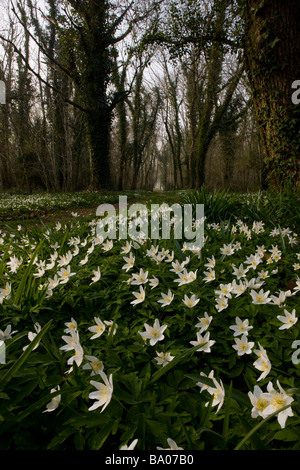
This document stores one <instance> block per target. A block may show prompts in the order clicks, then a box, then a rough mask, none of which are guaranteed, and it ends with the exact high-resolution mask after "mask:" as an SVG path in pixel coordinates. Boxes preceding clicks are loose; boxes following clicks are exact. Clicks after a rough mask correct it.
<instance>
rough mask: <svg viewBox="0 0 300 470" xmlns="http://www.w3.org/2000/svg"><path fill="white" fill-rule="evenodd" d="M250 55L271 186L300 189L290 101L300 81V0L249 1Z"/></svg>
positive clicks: (297, 137)
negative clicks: (294, 87) (288, 184)
mask: <svg viewBox="0 0 300 470" xmlns="http://www.w3.org/2000/svg"><path fill="white" fill-rule="evenodd" d="M245 55H246V67H247V73H248V77H249V81H250V85H251V88H252V92H253V100H254V105H255V111H256V117H257V120H258V125H259V129H260V134H261V139H262V143H263V148H264V154H265V159H266V164H267V168H268V181H269V184H270V185H271V186H272V187H276V188H280V187H283V186H284V184H285V183H286V182H288V181H291V182H292V183H294V184H298V185H299V157H300V133H299V131H300V120H299V116H298V117H297V111H296V109H297V107H296V105H295V104H293V103H292V100H291V96H292V93H293V90H292V83H293V82H294V81H295V80H297V79H299V78H300V5H299V0H285V1H282V0H264V1H261V0H247V8H246V37H245ZM298 108H299V107H298Z"/></svg>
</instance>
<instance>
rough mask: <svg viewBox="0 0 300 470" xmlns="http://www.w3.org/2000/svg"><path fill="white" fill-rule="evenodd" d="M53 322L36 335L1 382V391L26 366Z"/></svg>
mask: <svg viewBox="0 0 300 470" xmlns="http://www.w3.org/2000/svg"><path fill="white" fill-rule="evenodd" d="M52 321H53V320H50V321H49V322H48V323H47V324H46V325H45V326H44V327H43V328H42V329H41V331H40V332H39V333H38V334H37V335H36V337H35V338H34V339H33V341H31V342H30V344H29V345H28V346H27V348H26V349H25V351H24V352H23V354H22V355H21V356H20V357H19V358H18V359H17V361H16V362H15V363H14V365H13V366H12V367H11V368H10V369H9V370H8V371H7V372H6V374H5V375H4V376H3V377H2V379H1V381H0V390H3V388H4V386H5V385H7V383H8V382H9V381H10V380H11V379H12V378H13V377H14V375H15V374H16V373H17V372H18V370H19V369H20V367H22V365H23V364H24V362H25V361H26V360H27V359H28V357H29V356H30V353H31V351H32V350H33V349H34V348H35V346H36V345H37V344H38V343H39V342H40V340H41V339H42V337H43V336H44V334H45V333H46V332H47V331H48V330H49V328H50V326H51V324H52Z"/></svg>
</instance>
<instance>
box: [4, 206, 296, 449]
mask: <svg viewBox="0 0 300 470" xmlns="http://www.w3.org/2000/svg"><path fill="white" fill-rule="evenodd" d="M96 224H97V218H95V219H93V220H90V221H87V220H84V219H82V220H81V219H80V218H79V217H76V214H73V219H72V220H71V221H70V223H60V222H57V224H56V225H54V226H52V227H43V228H28V227H27V228H26V227H22V226H20V225H19V226H17V227H15V228H12V227H11V228H9V227H5V228H3V229H2V230H1V233H0V250H1V262H0V272H1V278H0V279H1V283H2V286H0V287H1V289H0V315H1V316H0V340H1V341H2V344H3V342H4V344H5V345H7V351H6V364H2V365H0V374H1V375H0V379H1V377H3V376H4V374H5V373H6V372H7V370H8V369H9V368H10V367H11V366H12V363H13V362H14V361H16V360H17V358H18V357H19V356H21V354H22V353H23V352H24V351H26V349H27V348H28V347H29V346H30V344H33V341H34V340H35V339H36V338H38V339H39V341H38V342H35V343H34V348H31V349H33V350H32V351H31V353H30V356H29V357H30V358H31V360H32V361H34V355H35V354H38V351H39V350H40V349H41V348H43V346H42V345H43V343H44V340H45V344H46V338H47V337H48V336H47V335H48V332H46V333H45V335H44V336H40V337H39V336H38V335H39V334H40V333H42V332H43V327H44V326H45V325H46V323H47V321H49V320H52V325H51V328H50V330H49V331H50V332H51V335H52V339H53V338H54V342H55V346H53V345H52V347H53V348H55V347H56V349H55V353H54V356H55V357H56V360H57V364H58V365H57V367H56V365H55V361H54V362H52V364H51V367H52V369H50V365H47V371H48V372H47V374H48V379H47V382H46V383H47V385H48V391H47V393H48V395H47V394H46V390H45V389H46V388H47V387H46V386H45V387H44V388H43V387H41V385H36V388H34V390H35V393H36V394H37V395H34V397H35V398H34V400H35V401H37V400H38V390H39V387H40V389H41V392H40V393H41V394H42V395H43V396H44V398H45V397H46V400H47V403H46V402H45V403H44V404H43V406H41V408H40V409H39V413H42V412H48V413H49V412H51V415H49V414H48V413H46V416H47V417H48V418H49V419H50V416H54V415H55V413H60V416H61V415H62V410H63V409H68V407H69V403H68V398H67V397H68V390H69V391H70V387H71V385H72V386H74V384H75V385H78V383H81V382H83V383H84V384H85V386H84V387H82V386H81V387H82V388H81V389H80V391H79V392H78V391H77V392H76V393H77V395H76V394H75V395H74V397H76V398H73V400H75V401H74V402H73V403H77V404H78V409H75V404H74V405H72V406H73V408H74V415H75V414H76V415H78V414H80V413H82V414H83V415H84V416H85V417H86V418H85V419H86V421H84V423H85V424H84V423H81V426H82V428H84V427H85V426H86V433H87V435H88V436H89V439H90V441H89V442H90V446H91V447H92V448H100V447H101V446H102V445H103V444H104V442H106V441H107V442H108V441H109V440H110V439H112V442H115V441H114V439H116V437H113V436H115V435H116V433H117V430H118V433H117V436H118V438H119V439H120V441H119V442H115V445H116V446H117V447H118V448H124V449H125V448H127V444H129V443H130V441H132V440H133V439H134V441H133V442H134V445H132V447H131V448H133V447H134V446H135V445H137V446H138V447H137V448H143V447H145V446H146V448H147V445H148V446H150V447H151V446H152V447H153V448H158V447H159V446H161V445H163V446H164V445H166V444H167V442H168V443H169V445H170V446H171V447H170V448H174V449H177V448H179V449H185V450H186V449H201V448H206V447H207V446H208V447H209V446H211V447H212V448H217V447H218V443H215V442H213V444H208V443H207V442H208V441H206V440H205V439H204V434H205V433H202V432H199V428H197V420H198V425H199V426H200V423H199V420H200V418H199V416H201V419H202V417H203V416H204V413H205V412H206V417H205V419H204V418H203V420H204V421H203V422H202V425H203V429H204V428H205V427H206V428H210V429H211V430H213V429H215V430H216V433H220V420H221V418H223V420H224V421H226V420H228V421H226V422H227V428H226V429H227V434H226V436H225V435H224V428H222V429H223V434H222V432H221V433H220V435H221V436H223V439H225V438H226V439H227V440H230V439H231V440H232V442H233V444H232V446H233V447H234V446H237V444H238V442H240V441H241V439H242V438H243V437H244V436H245V435H246V434H247V432H246V430H245V429H244V430H241V429H242V422H241V421H239V425H237V424H236V422H235V420H236V416H235V415H238V414H240V415H243V417H244V418H243V420H244V421H245V420H248V422H251V423H252V428H253V427H254V426H256V425H257V423H260V424H261V428H259V429H260V430H261V432H262V434H261V438H262V439H265V438H266V436H267V435H268V433H271V435H272V438H270V435H269V437H268V442H267V444H266V446H267V445H268V444H269V445H270V446H271V447H272V444H270V442H271V441H272V439H273V441H274V442H275V444H274V446H275V447H276V445H279V447H280V445H281V444H278V442H283V441H285V442H288V444H285V445H287V447H289V445H295V441H297V439H298V440H299V426H300V413H299V403H298V399H299V398H298V397H299V379H300V374H299V363H300V337H299V322H298V315H299V295H300V294H299V292H300V275H299V273H300V253H299V251H298V243H299V235H298V234H297V233H295V228H290V227H283V228H279V227H276V226H266V225H265V224H264V223H263V222H262V221H256V222H253V223H251V224H249V222H247V221H246V220H240V219H238V218H236V219H235V220H234V223H232V222H230V223H229V222H227V223H213V222H209V221H206V222H205V243H204V246H203V248H202V249H201V250H200V249H195V250H187V249H186V243H185V241H184V240H183V241H182V242H180V241H174V240H172V239H170V240H162V239H160V240H155V241H153V240H151V239H142V238H139V239H137V240H131V239H128V240H104V239H103V238H101V237H99V236H97V231H96ZM30 325H31V326H30ZM14 339H15V340H14ZM13 340H14V341H13ZM10 341H11V342H13V344H12V346H11V347H10V346H9V343H10ZM45 349H47V345H46V346H45ZM41 354H42V352H41ZM47 354H48V355H49V349H47ZM37 357H38V358H40V357H42V356H37ZM47 357H48V356H47ZM37 360H38V359H37ZM33 363H34V362H33ZM62 364H63V366H62ZM28 367H29V366H28ZM61 367H62V368H63V370H62V372H61V373H59V372H58V371H59V370H60V368H61ZM20 370H22V369H20ZM176 371H177V372H178V375H177V376H176ZM49 374H52V376H51V377H52V378H51V380H50V378H49ZM28 377H29V379H28V380H29V381H30V380H33V376H32V375H30V374H29V375H28ZM78 377H81V379H79V378H78ZM14 380H17V377H16V378H15V379H14V378H12V380H10V382H9V387H11V389H12V388H13V386H14ZM55 380H56V383H55ZM80 380H81V382H80ZM0 383H1V382H0ZM141 383H143V384H144V385H143V386H141V385H139V384H141ZM160 383H161V385H159V384H160ZM155 387H156V388H155ZM160 387H161V388H160ZM11 389H9V390H10V391H6V389H5V388H4V390H2V391H3V392H6V393H7V394H8V395H10V393H11ZM83 389H84V390H83ZM146 389H147V390H148V392H147V393H148V395H147V394H146V395H145V393H146V392H145V390H146ZM163 389H165V391H164V392H163ZM126 390H127V391H126ZM155 390H156V391H155ZM0 391H1V390H0ZM150 391H151V392H150ZM154 391H155V393H154ZM152 392H153V395H152V394H151V393H152ZM19 393H20V392H19ZM64 393H65V395H64ZM143 393H144V395H143ZM159 393H161V394H162V396H158V394H159ZM164 393H165V395H164ZM50 395H51V396H50ZM130 395H131V396H132V398H131V399H130ZM181 395H182V397H181ZM189 396H190V399H191V402H190V404H188V403H187V402H188V401H189V399H188V397H189ZM64 397H66V398H65V399H64ZM78 397H81V399H82V402H79V400H80V398H78ZM143 397H144V398H143ZM76 400H77V401H76ZM247 400H248V402H249V403H248V407H247V406H246V405H247ZM71 401H72V400H71ZM172 401H173V404H172V403H171V402H172ZM229 401H230V405H229V406H228V407H226V403H227V402H228V403H229ZM193 403H196V405H195V409H196V407H197V409H198V410H199V411H197V413H199V414H198V415H195V416H193V408H192V404H193ZM141 404H143V406H144V407H145V408H143V409H144V410H148V409H149V410H151V412H149V413H150V415H149V416H147V413H148V411H144V412H143V413H140V416H141V415H146V418H145V419H146V429H147V430H148V431H145V430H144V431H143V432H144V434H143V433H142V429H144V428H143V426H141V424H140V418H136V416H135V414H134V413H133V412H131V413H130V407H132V408H134V409H136V407H137V406H138V405H139V406H140V408H141V406H142V405H141ZM12 405H13V404H12ZM30 406H32V404H30V401H29V402H28V404H27V407H30ZM189 406H190V408H189ZM230 407H231V408H230ZM114 409H115V411H114ZM230 409H231V411H230ZM12 410H13V406H12ZM116 410H117V411H116ZM153 410H154V411H153ZM228 410H229V411H228ZM35 411H36V410H35ZM273 413H276V414H275V415H274V417H273V416H271V415H272V414H273ZM94 414H95V416H97V417H98V418H97V417H96V418H95V420H97V419H99V420H100V421H98V422H97V421H95V423H96V422H97V423H98V424H99V425H101V428H103V426H104V427H105V426H106V428H105V429H106V431H105V435H104V434H103V435H102V434H101V436H102V437H101V439H100V438H99V437H98V439H99V441H96V438H95V437H93V438H92V437H91V434H90V433H91V431H90V427H91V426H89V425H87V424H86V423H88V422H89V421H88V420H89V418H88V416H92V415H94ZM176 415H177V416H178V417H179V418H180V419H179V420H178V419H177V420H176ZM43 416H44V418H43V419H45V414H43ZM104 416H106V418H103V417H104ZM1 417H2V421H4V422H5V421H6V420H9V416H6V414H5V412H3V413H2V412H1ZM224 417H226V419H225V418H224ZM68 419H69V420H70V416H69V415H68ZM68 419H67V418H66V422H67V421H68ZM74 419H75V418H74ZM101 419H102V421H101ZM110 419H111V420H112V424H111V425H110ZM174 422H176V424H174ZM231 422H232V425H231V424H230V423H231ZM43 423H45V421H43ZM151 423H152V425H151ZM159 423H160V424H159ZM166 423H169V424H166ZM228 423H229V424H228ZM267 423H268V424H267ZM204 424H205V426H204ZM14 425H15V426H16V421H14ZM159 425H161V430H160V429H159ZM44 426H45V424H44ZM61 426H62V428H63V425H61ZM74 426H75V425H74ZM95 426H96V424H95ZM118 426H119V427H118ZM266 426H269V427H268V431H264V429H265V428H266ZM75 428H76V432H78V426H77V425H76V426H75ZM288 429H290V434H289V437H285V436H287V435H285V434H283V433H284V432H286V431H287V430H288ZM248 430H251V426H250V428H249V429H248ZM74 432H75V431H74ZM147 432H148V434H149V433H150V434H151V433H152V434H153V437H152V440H151V439H150V438H147V435H148V434H147ZM172 432H173V434H171V433H172ZM0 433H1V427H0ZM145 433H146V434H145ZM297 433H298V438H297ZM58 434H59V432H58ZM97 434H98V435H99V432H98V433H97ZM145 436H146V437H145ZM187 436H189V437H187ZM295 436H296V437H295ZM51 439H52V437H51ZM64 439H66V437H64V438H61V442H63V440H64ZM143 439H144V440H146V442H142V441H143ZM147 439H148V440H147ZM86 441H87V439H86V438H85V442H86ZM150 441H151V443H150ZM250 441H251V440H247V441H246V442H245V445H246V447H247V445H249V446H250V445H251V444H250ZM53 442H56V443H57V445H58V448H60V447H59V445H61V443H60V441H59V439H58V438H56V440H54V441H53ZM95 442H97V444H96V443H95ZM276 442H277V444H276ZM170 443H171V444H170ZM291 443H292V444H291ZM53 445H54V444H53ZM86 445H87V444H86ZM139 445H140V447H139ZM121 446H122V447H121ZM172 446H173V447H172ZM178 446H181V447H178ZM249 448H251V447H249Z"/></svg>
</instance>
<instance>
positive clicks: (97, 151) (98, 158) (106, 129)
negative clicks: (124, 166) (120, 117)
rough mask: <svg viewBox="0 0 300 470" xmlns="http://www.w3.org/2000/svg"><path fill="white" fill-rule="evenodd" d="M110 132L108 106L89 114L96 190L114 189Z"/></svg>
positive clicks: (89, 132)
mask: <svg viewBox="0 0 300 470" xmlns="http://www.w3.org/2000/svg"><path fill="white" fill-rule="evenodd" d="M110 131H111V111H110V109H109V107H108V106H107V107H102V108H101V110H99V109H95V110H94V111H90V112H89V113H88V115H87V132H88V137H89V144H90V151H91V160H92V181H91V187H92V188H94V189H104V190H111V189H113V187H112V180H111V168H110Z"/></svg>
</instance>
